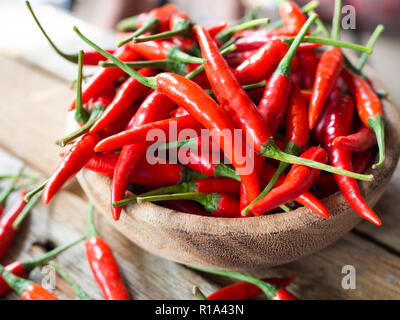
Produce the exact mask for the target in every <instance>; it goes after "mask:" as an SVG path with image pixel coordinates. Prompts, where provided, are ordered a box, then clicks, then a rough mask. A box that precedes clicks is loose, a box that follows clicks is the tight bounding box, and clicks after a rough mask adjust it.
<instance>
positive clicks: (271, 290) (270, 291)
mask: <svg viewBox="0 0 400 320" xmlns="http://www.w3.org/2000/svg"><path fill="white" fill-rule="evenodd" d="M188 267H189V268H192V269H194V270H198V271H201V272H206V273H211V274H216V275H220V276H225V277H229V278H232V279H236V280H240V281H245V282H247V283H250V284H252V285H255V286H257V287H258V288H260V289H261V291H262V292H263V293H264V294H265V296H266V297H267V299H268V300H298V298H297V297H295V296H294V295H293V294H291V293H289V292H288V291H287V290H286V289H285V288H283V287H281V286H280V284H278V285H276V284H271V283H268V282H265V281H263V280H261V279H258V278H256V277H253V276H250V275H248V274H244V273H240V272H236V271H228V270H214V269H209V268H203V267H195V266H188Z"/></svg>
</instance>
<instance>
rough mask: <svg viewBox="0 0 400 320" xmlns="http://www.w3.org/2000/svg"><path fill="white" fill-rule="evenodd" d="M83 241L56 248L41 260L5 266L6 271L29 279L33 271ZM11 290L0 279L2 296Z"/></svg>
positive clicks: (15, 262) (18, 262) (0, 278)
mask: <svg viewBox="0 0 400 320" xmlns="http://www.w3.org/2000/svg"><path fill="white" fill-rule="evenodd" d="M82 240H83V238H81V239H78V240H76V241H74V242H72V243H69V244H67V245H65V246H62V247H58V248H55V249H53V250H51V251H49V252H47V253H46V254H44V255H43V256H41V257H40V258H39V259H35V260H31V261H23V262H20V261H14V262H12V263H10V264H8V265H7V266H5V267H4V269H5V270H6V271H8V272H10V273H12V274H14V275H16V276H18V277H21V278H27V277H28V275H29V274H30V273H31V272H32V271H33V269H35V268H37V267H39V266H42V265H43V264H45V263H47V262H48V261H50V260H52V259H54V258H55V257H57V256H58V255H59V254H61V253H62V252H64V251H66V250H68V249H69V248H71V247H73V246H74V245H76V244H78V243H79V242H81V241H82ZM10 290H11V288H10V286H9V285H8V284H7V282H6V281H5V280H4V279H3V278H2V277H0V296H1V295H3V294H5V293H6V292H8V291H10Z"/></svg>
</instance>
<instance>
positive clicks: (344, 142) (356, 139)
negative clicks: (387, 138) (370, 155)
mask: <svg viewBox="0 0 400 320" xmlns="http://www.w3.org/2000/svg"><path fill="white" fill-rule="evenodd" d="M333 145H334V146H337V147H340V148H343V149H346V150H349V151H357V152H362V151H366V150H368V149H370V148H372V147H373V146H375V145H376V136H375V133H374V132H373V131H372V130H371V129H369V128H367V127H366V126H364V124H361V125H360V129H359V131H358V132H356V133H353V134H351V135H348V136H342V137H337V138H336V139H335V140H334V141H333Z"/></svg>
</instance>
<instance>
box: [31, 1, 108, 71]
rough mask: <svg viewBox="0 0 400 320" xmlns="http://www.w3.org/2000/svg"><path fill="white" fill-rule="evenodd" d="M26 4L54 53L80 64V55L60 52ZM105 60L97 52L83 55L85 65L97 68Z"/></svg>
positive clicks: (88, 52)
mask: <svg viewBox="0 0 400 320" xmlns="http://www.w3.org/2000/svg"><path fill="white" fill-rule="evenodd" d="M25 3H26V6H27V7H28V10H29V12H30V13H31V15H32V17H33V19H34V20H35V22H36V24H37V26H38V27H39V29H40V31H41V32H42V34H43V35H44V36H45V38H46V39H47V41H48V42H49V44H50V46H51V47H52V48H53V49H54V51H55V52H56V53H58V54H59V55H60V56H61V57H63V58H64V59H65V60H68V61H70V62H72V63H78V54H77V53H65V52H63V51H62V50H60V49H59V48H58V47H57V46H56V45H55V44H54V42H53V41H52V40H51V38H50V37H49V35H48V34H47V32H46V31H45V30H44V28H43V27H42V25H41V23H40V21H39V19H38V18H37V17H36V14H35V12H34V11H33V9H32V7H31V4H30V3H29V1H25ZM107 52H109V53H111V54H113V53H114V52H115V50H114V49H109V50H107ZM103 60H104V57H103V56H102V55H101V54H99V53H98V52H97V51H87V52H85V53H84V55H83V64H84V65H91V66H95V65H97V64H98V63H99V62H100V61H103Z"/></svg>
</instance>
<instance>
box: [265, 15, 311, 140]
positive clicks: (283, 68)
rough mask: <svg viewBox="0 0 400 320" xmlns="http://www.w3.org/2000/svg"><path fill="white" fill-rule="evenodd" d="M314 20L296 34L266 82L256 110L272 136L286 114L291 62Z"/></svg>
mask: <svg viewBox="0 0 400 320" xmlns="http://www.w3.org/2000/svg"><path fill="white" fill-rule="evenodd" d="M314 17H315V16H314ZM314 20H315V18H314ZM314 20H311V19H309V20H308V22H307V23H306V24H304V27H303V28H301V31H300V32H299V33H298V34H297V36H296V40H295V41H293V43H292V44H291V46H290V48H289V50H288V51H287V53H286V55H285V57H284V58H283V59H282V60H281V61H280V63H279V65H278V68H277V69H276V70H275V72H274V74H273V75H272V76H271V78H270V79H269V80H268V84H267V86H266V87H265V91H264V95H263V97H262V99H261V101H260V103H259V105H258V110H259V112H260V113H261V115H262V116H263V117H264V119H265V120H266V121H267V124H268V126H269V128H270V130H271V133H272V134H275V132H276V131H277V130H278V128H279V125H280V123H281V121H282V118H283V115H284V114H285V113H286V109H287V104H288V99H289V94H290V89H291V81H290V73H291V64H292V60H293V58H294V56H295V54H296V51H297V48H298V46H299V44H300V41H301V39H302V38H303V37H304V36H305V34H306V33H307V30H308V29H309V27H310V26H311V24H312V23H313V21H314ZM310 21H311V22H310Z"/></svg>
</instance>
